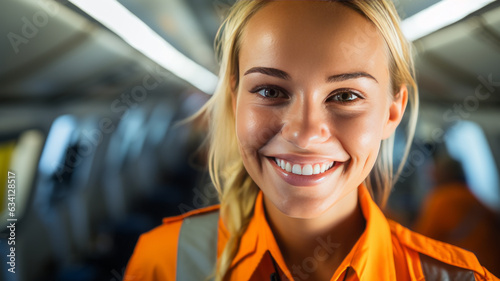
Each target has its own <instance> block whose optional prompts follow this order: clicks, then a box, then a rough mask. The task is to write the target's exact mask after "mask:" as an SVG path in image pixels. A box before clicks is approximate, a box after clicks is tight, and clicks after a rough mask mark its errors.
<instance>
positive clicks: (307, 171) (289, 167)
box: [274, 158, 335, 176]
mask: <svg viewBox="0 0 500 281" xmlns="http://www.w3.org/2000/svg"><path fill="white" fill-rule="evenodd" d="M274 161H275V162H276V164H277V165H278V167H280V168H281V169H283V170H285V171H287V172H288V173H290V172H291V173H293V174H296V175H304V176H310V175H318V174H321V173H324V172H325V171H327V170H328V169H330V168H331V167H333V165H334V164H335V162H331V163H326V164H305V165H304V166H301V165H299V164H291V163H289V162H286V161H285V160H283V159H278V158H274Z"/></svg>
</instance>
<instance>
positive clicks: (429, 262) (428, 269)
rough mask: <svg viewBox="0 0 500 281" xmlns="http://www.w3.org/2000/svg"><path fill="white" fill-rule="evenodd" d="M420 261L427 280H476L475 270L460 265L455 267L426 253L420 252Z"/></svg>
mask: <svg viewBox="0 0 500 281" xmlns="http://www.w3.org/2000/svg"><path fill="white" fill-rule="evenodd" d="M420 263H421V264H422V271H423V272H424V276H425V280H430V281H453V280H463V281H475V280H476V278H475V277H474V272H473V271H471V270H467V269H464V268H460V267H455V266H452V265H449V264H446V263H443V262H440V261H438V260H436V259H433V258H431V257H429V256H426V255H424V254H420Z"/></svg>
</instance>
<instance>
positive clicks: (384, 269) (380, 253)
mask: <svg viewBox="0 0 500 281" xmlns="http://www.w3.org/2000/svg"><path fill="white" fill-rule="evenodd" d="M358 201H359V203H360V206H361V210H362V213H363V216H364V217H365V220H366V227H365V230H364V232H363V234H362V235H361V236H360V238H359V239H358V241H357V242H356V244H355V245H354V247H353V248H352V250H351V251H350V253H349V254H348V255H347V256H346V258H345V259H344V261H343V262H342V263H341V265H340V266H339V268H338V269H337V271H336V272H335V274H334V276H333V278H332V280H336V279H337V278H338V277H340V276H341V275H342V273H343V272H344V271H345V270H346V269H347V267H351V268H352V269H354V271H355V272H356V275H357V277H358V279H359V280H360V281H363V280H373V277H374V276H377V278H378V279H380V280H396V277H395V266H394V257H393V251H392V240H391V232H390V227H389V224H388V222H387V219H386V218H385V216H384V214H383V213H382V211H381V210H380V209H379V207H378V206H377V204H376V203H375V202H374V201H373V200H372V198H371V196H370V193H369V192H368V190H367V189H366V187H365V186H364V185H363V184H361V185H360V186H359V188H358ZM219 226H220V227H219V228H222V233H221V234H222V235H221V236H222V237H221V239H220V240H219V247H218V248H219V251H218V252H219V254H220V253H221V251H222V249H223V245H224V244H225V243H224V242H226V241H227V235H228V234H227V231H226V230H225V228H224V226H223V224H222V222H221V221H219ZM221 240H222V241H221ZM220 242H223V243H220ZM267 251H269V252H270V253H271V255H272V256H273V258H274V259H275V260H276V263H277V264H278V266H279V267H280V268H281V269H282V270H283V271H284V273H285V274H286V275H287V277H288V278H289V279H290V280H293V279H291V277H292V275H291V273H290V271H289V270H288V269H287V267H286V265H285V262H284V259H283V256H282V255H281V252H280V250H279V247H278V244H277V243H276V240H275V238H274V235H273V234H272V231H271V229H270V227H269V224H268V223H267V220H266V215H265V212H264V204H263V195H262V192H259V194H258V196H257V199H256V201H255V209H254V214H253V217H252V219H251V220H250V222H249V225H248V227H247V230H246V231H245V234H244V235H243V237H242V238H241V242H240V246H239V249H238V252H237V253H236V256H235V258H234V259H233V261H232V263H231V271H232V275H234V277H237V278H236V279H235V280H248V279H250V278H251V275H252V274H253V272H254V271H255V270H256V269H257V267H258V265H259V263H260V262H261V260H262V258H263V257H264V255H265V254H266V253H267ZM239 268H244V270H239Z"/></svg>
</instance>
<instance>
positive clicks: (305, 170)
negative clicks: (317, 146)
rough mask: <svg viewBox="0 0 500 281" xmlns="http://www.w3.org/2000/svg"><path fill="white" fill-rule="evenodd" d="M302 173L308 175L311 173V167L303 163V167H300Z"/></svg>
mask: <svg viewBox="0 0 500 281" xmlns="http://www.w3.org/2000/svg"><path fill="white" fill-rule="evenodd" d="M302 174H303V175H304V176H310V175H312V174H313V167H312V166H311V165H309V164H307V165H304V167H303V168H302Z"/></svg>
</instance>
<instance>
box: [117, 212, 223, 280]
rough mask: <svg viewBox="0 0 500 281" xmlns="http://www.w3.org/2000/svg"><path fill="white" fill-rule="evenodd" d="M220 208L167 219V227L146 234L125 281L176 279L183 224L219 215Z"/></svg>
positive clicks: (136, 248) (138, 245) (140, 238)
mask: <svg viewBox="0 0 500 281" xmlns="http://www.w3.org/2000/svg"><path fill="white" fill-rule="evenodd" d="M218 210H219V206H218V205H216V206H210V207H206V208H202V209H197V210H193V211H190V212H188V213H185V214H182V215H179V216H175V217H169V218H165V219H164V220H163V224H162V225H160V226H158V227H156V228H154V229H152V230H150V231H148V232H146V233H144V234H142V235H141V236H140V237H139V240H138V241H137V244H136V246H135V249H134V253H133V255H132V257H131V258H130V260H129V263H128V265H127V269H126V272H125V278H124V279H123V280H124V281H136V280H175V271H176V263H177V248H178V247H177V245H178V241H179V234H180V233H181V227H182V226H183V223H186V224H185V225H189V224H190V222H191V220H192V219H196V218H200V219H202V220H203V218H204V217H206V216H209V215H211V214H215V213H217V211H218Z"/></svg>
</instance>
